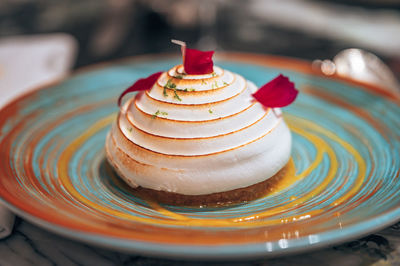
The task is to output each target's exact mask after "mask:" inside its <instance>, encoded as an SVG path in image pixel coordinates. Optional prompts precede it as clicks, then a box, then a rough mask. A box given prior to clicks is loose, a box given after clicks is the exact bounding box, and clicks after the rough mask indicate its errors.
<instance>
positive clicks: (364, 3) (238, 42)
mask: <svg viewBox="0 0 400 266" xmlns="http://www.w3.org/2000/svg"><path fill="white" fill-rule="evenodd" d="M56 32H63V33H68V34H71V35H72V36H74V37H75V38H76V40H77V43H78V46H79V49H78V54H77V58H76V61H75V63H74V66H73V67H74V68H77V67H80V66H84V65H88V64H92V63H96V62H100V61H105V60H110V59H117V58H122V57H126V56H132V55H138V54H147V53H161V52H175V53H177V52H178V51H179V49H177V47H176V46H175V45H172V44H171V43H170V39H172V38H174V39H180V40H184V41H186V42H187V43H188V44H189V46H190V47H197V48H201V49H203V50H206V49H215V50H217V51H221V50H226V51H244V52H255V53H265V54H275V55H284V56H290V57H298V58H304V59H308V60H314V59H327V58H329V59H331V58H333V56H334V55H336V54H337V53H338V52H339V51H341V50H343V49H345V48H351V47H358V48H363V49H366V50H368V51H371V52H373V53H375V54H377V55H378V56H379V57H381V58H382V59H383V60H384V61H385V62H386V63H387V64H388V65H389V66H390V68H391V69H392V70H393V71H394V72H395V73H396V75H397V77H399V73H400V1H399V0H347V1H346V0H335V1H333V0H319V1H317V0H281V1H279V0H249V1H240V0H79V1H77V0H58V1H54V0H1V1H0V40H1V38H6V37H10V36H16V35H31V34H42V33H56Z"/></svg>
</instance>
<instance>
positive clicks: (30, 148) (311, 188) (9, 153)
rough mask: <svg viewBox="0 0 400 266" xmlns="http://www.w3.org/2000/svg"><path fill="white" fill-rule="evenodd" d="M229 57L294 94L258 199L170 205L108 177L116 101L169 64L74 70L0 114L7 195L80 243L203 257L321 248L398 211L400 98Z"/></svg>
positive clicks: (1, 192)
mask: <svg viewBox="0 0 400 266" xmlns="http://www.w3.org/2000/svg"><path fill="white" fill-rule="evenodd" d="M229 58H230V59H229V61H222V62H220V63H219V65H221V66H222V67H224V68H225V69H229V70H230V71H232V72H238V73H240V74H241V75H243V76H244V77H246V78H247V79H249V80H253V81H255V83H256V84H258V85H260V84H262V83H264V82H265V80H268V79H271V78H272V77H274V76H276V75H277V74H278V73H280V72H284V73H285V75H287V76H289V77H290V78H291V79H292V80H293V81H294V82H295V83H296V84H297V87H298V88H300V90H301V93H300V96H299V98H298V100H297V101H296V103H295V104H293V105H292V106H290V107H289V108H286V109H285V112H284V117H285V120H286V121H287V123H288V125H289V127H290V129H291V131H292V136H293V148H292V159H291V161H290V164H289V166H290V167H289V171H288V172H287V174H286V175H285V178H283V179H282V180H281V182H280V183H278V184H276V187H275V188H274V189H273V191H271V192H270V193H269V194H268V195H267V196H265V197H264V198H261V199H258V200H255V201H253V202H250V203H247V204H241V205H235V206H230V207H221V208H188V207H176V206H165V205H159V204H157V203H155V202H152V201H151V200H149V199H146V198H142V197H140V195H135V194H132V192H131V190H130V188H129V187H128V186H127V185H125V184H124V182H122V181H121V180H120V179H119V178H118V177H117V176H116V175H115V174H114V173H113V171H112V169H111V167H110V166H109V165H108V163H107V162H106V159H105V152H104V141H105V138H106V134H107V132H108V131H109V129H110V125H111V123H112V121H114V120H115V117H116V111H117V107H116V104H115V102H116V101H115V99H116V97H117V95H118V93H119V92H120V90H121V88H123V87H126V86H127V85H129V83H130V82H131V81H132V80H134V79H136V78H139V77H141V76H145V75H146V74H148V73H151V72H155V71H157V70H159V69H160V68H163V67H164V68H166V67H167V66H169V65H171V62H172V61H171V60H160V59H157V60H148V61H146V62H140V63H125V64H119V65H114V66H110V67H106V68H101V69H93V70H89V71H86V72H81V73H78V74H77V75H75V76H73V77H71V78H69V79H68V80H66V81H64V82H62V83H60V84H56V85H52V86H50V87H48V88H45V89H41V90H37V91H35V92H33V93H30V94H28V95H26V96H24V97H21V98H20V99H18V100H16V101H14V102H13V103H11V104H10V105H8V106H7V107H5V108H4V109H3V110H1V111H0V157H1V160H0V176H1V179H0V197H1V198H2V202H3V203H5V204H6V205H7V206H9V207H10V208H12V209H13V210H14V211H16V212H17V213H19V214H20V215H22V216H23V217H25V218H27V219H30V220H31V221H33V222H35V223H38V224H40V225H42V226H45V227H47V228H49V229H52V230H55V231H57V232H59V233H64V234H67V233H65V232H68V234H73V237H75V238H79V239H82V240H85V241H89V242H95V243H98V244H102V245H108V246H113V247H117V248H123V249H125V250H131V251H142V252H144V251H145V250H146V249H147V250H148V249H150V250H153V251H154V250H157V251H154V252H156V253H157V252H158V253H163V252H164V254H179V253H182V252H185V254H197V255H205V256H207V255H210V254H214V255H216V254H217V253H218V254H220V255H221V254H222V255H227V254H231V255H232V254H235V255H237V256H238V255H249V254H264V253H268V252H270V253H275V254H276V253H277V252H282V250H285V251H286V250H287V251H289V250H291V251H294V250H300V249H303V248H304V247H305V246H310V245H318V244H320V245H324V244H325V245H326V244H330V243H334V242H336V241H340V240H343V239H345V238H346V237H349V236H356V235H359V234H364V233H365V232H368V231H370V230H374V229H376V228H378V227H380V226H383V225H385V224H387V223H390V222H394V221H395V220H396V219H398V218H399V217H400V210H399V206H400V182H399V169H400V156H399V153H398V151H399V150H400V144H399V136H400V121H399V119H400V115H399V114H400V108H399V103H398V101H397V100H393V98H390V97H388V96H386V95H384V94H383V93H381V92H380V91H379V90H377V89H372V88H366V87H363V86H360V85H357V84H354V83H348V82H345V81H341V80H338V79H326V78H323V77H320V76H318V75H316V74H315V73H311V70H310V67H309V65H308V64H306V63H303V62H298V61H291V60H289V61H288V60H286V59H279V60H277V59H274V58H269V57H265V58H261V57H258V58H252V57H251V56H246V57H245V58H241V57H240V56H235V55H234V54H231V55H230V57H229ZM135 75H136V76H135ZM153 111H154V110H153ZM151 112H152V111H151ZM151 112H150V113H151ZM182 137H183V135H182ZM132 228H134V230H132ZM171 244H174V245H171ZM243 244H246V245H245V246H243ZM216 246H218V248H217V249H216V248H215V247H216ZM216 256H217V255H216Z"/></svg>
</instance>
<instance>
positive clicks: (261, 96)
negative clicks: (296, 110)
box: [253, 74, 299, 108]
mask: <svg viewBox="0 0 400 266" xmlns="http://www.w3.org/2000/svg"><path fill="white" fill-rule="evenodd" d="M298 93H299V91H298V90H296V88H295V87H294V83H293V82H290V80H289V79H288V78H287V77H285V76H283V75H282V74H280V75H279V76H277V77H276V78H274V79H273V80H271V81H270V82H268V83H267V84H265V85H264V86H262V87H261V88H259V89H258V90H257V91H256V92H255V93H253V97H254V98H255V99H256V100H257V101H258V102H260V103H261V104H262V105H264V106H265V107H272V108H273V107H284V106H287V105H289V104H291V103H292V102H293V101H294V100H295V99H296V97H297V94H298Z"/></svg>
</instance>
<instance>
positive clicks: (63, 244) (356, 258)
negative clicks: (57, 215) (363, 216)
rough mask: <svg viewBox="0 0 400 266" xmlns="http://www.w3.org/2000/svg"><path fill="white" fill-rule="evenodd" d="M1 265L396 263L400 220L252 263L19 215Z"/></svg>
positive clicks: (2, 247)
mask: <svg viewBox="0 0 400 266" xmlns="http://www.w3.org/2000/svg"><path fill="white" fill-rule="evenodd" d="M0 265H1V266H8V265H13V266H14V265H17V266H25V265H27V266H28V265H40V266H45V265H98V266H102V265H273V266H274V265H283V266H285V265H341V266H347V265H349V266H350V265H351V266H353V265H400V222H399V223H397V224H394V225H392V226H391V227H389V228H386V229H384V230H382V231H380V232H376V233H374V234H371V235H368V236H366V237H363V238H360V239H356V240H354V241H351V242H347V243H344V244H341V245H338V246H334V247H330V248H325V249H320V250H316V251H313V252H309V253H302V254H298V255H293V256H286V257H279V258H272V259H257V260H253V261H237V260H236V261H233V262H232V261H213V262H210V261H182V260H171V259H162V258H150V257H144V256H140V255H138V254H124V253H120V252H116V251H112V250H107V249H104V248H99V247H95V246H91V245H87V244H83V243H79V242H76V241H73V240H69V239H67V238H64V237H61V236H58V235H56V234H53V233H50V232H48V231H46V230H44V229H41V228H39V227H37V226H35V225H33V224H31V223H29V222H27V221H25V220H22V219H19V218H17V221H16V224H15V228H14V232H13V234H12V235H11V236H9V237H8V238H5V239H2V240H0Z"/></svg>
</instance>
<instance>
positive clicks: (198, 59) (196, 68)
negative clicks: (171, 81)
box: [183, 48, 214, 75]
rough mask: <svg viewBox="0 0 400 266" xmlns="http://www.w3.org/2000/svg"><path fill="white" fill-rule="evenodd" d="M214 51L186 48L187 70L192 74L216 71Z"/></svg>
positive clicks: (185, 66) (185, 61) (184, 60)
mask: <svg viewBox="0 0 400 266" xmlns="http://www.w3.org/2000/svg"><path fill="white" fill-rule="evenodd" d="M213 54H214V51H205V52H203V51H199V50H196V49H189V48H186V51H185V53H184V59H183V67H184V68H185V72H186V73H187V74H190V75H202V74H210V73H212V72H213V71H214V68H213V67H214V63H213V61H212V56H213Z"/></svg>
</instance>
